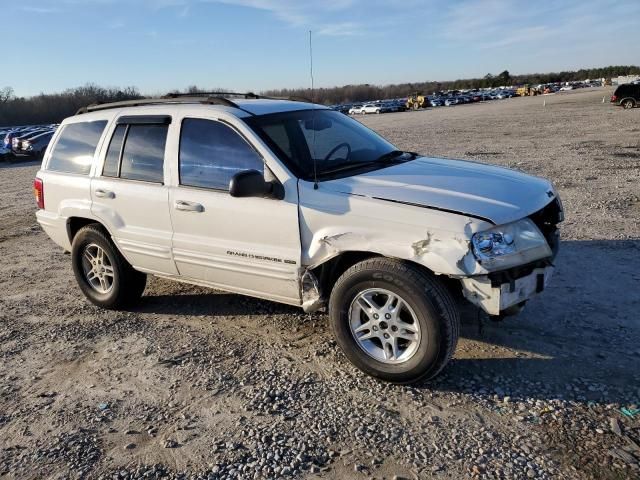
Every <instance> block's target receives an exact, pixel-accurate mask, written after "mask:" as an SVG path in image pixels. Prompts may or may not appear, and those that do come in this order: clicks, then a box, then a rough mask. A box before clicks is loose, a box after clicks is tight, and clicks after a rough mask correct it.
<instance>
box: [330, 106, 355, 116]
mask: <svg viewBox="0 0 640 480" xmlns="http://www.w3.org/2000/svg"><path fill="white" fill-rule="evenodd" d="M330 108H331V110H335V111H336V112H340V113H344V114H348V113H349V110H350V109H351V105H333V106H332V107H330Z"/></svg>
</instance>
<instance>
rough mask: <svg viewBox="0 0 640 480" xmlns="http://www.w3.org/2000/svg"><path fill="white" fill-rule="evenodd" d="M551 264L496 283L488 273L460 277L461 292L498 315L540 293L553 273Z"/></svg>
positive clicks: (492, 313)
mask: <svg viewBox="0 0 640 480" xmlns="http://www.w3.org/2000/svg"><path fill="white" fill-rule="evenodd" d="M553 271H554V268H553V266H550V265H549V266H544V267H539V268H534V269H533V270H532V271H531V273H529V274H528V275H524V276H522V277H520V278H517V279H512V280H510V281H508V282H504V283H500V284H498V285H496V283H495V280H494V281H492V280H491V278H489V276H488V275H481V276H477V277H469V278H463V279H462V293H463V294H464V297H465V298H466V299H467V300H469V301H470V302H471V303H473V304H474V305H476V306H478V307H480V308H482V309H483V310H484V311H485V312H487V313H488V314H489V315H500V312H502V311H504V310H506V309H507V308H509V307H512V306H514V305H517V304H519V303H522V302H524V301H527V300H529V299H530V298H533V297H534V296H536V295H537V294H539V293H541V292H542V291H543V290H544V289H545V288H546V287H547V285H548V284H549V281H550V280H551V277H552V275H553Z"/></svg>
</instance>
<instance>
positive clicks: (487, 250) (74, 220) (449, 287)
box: [34, 97, 563, 383]
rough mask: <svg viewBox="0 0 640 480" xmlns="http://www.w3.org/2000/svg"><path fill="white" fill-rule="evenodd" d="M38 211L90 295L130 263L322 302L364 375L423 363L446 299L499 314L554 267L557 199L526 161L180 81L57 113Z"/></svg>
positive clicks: (109, 301)
mask: <svg viewBox="0 0 640 480" xmlns="http://www.w3.org/2000/svg"><path fill="white" fill-rule="evenodd" d="M34 186H35V193H36V200H37V203H38V207H39V210H38V212H37V218H38V221H39V223H40V225H42V227H43V228H44V230H45V231H46V232H47V234H48V235H49V236H50V237H51V238H52V239H53V240H54V241H55V242H56V243H57V244H58V245H60V246H61V247H62V248H63V249H65V250H67V251H70V252H71V260H72V265H73V271H74V274H75V276H76V279H77V281H78V284H79V286H80V289H81V290H82V292H83V293H84V294H85V295H86V296H87V298H88V299H89V300H90V301H91V302H93V303H94V304H96V305H99V306H102V307H105V308H119V307H120V306H122V305H124V304H126V303H130V302H133V301H136V300H138V299H139V298H140V296H141V295H142V292H143V290H144V288H145V281H146V276H147V275H148V274H152V275H157V276H160V277H163V278H167V279H175V280H180V281H184V282H188V283H192V284H196V285H204V286H208V287H213V288H219V289H223V290H228V291H231V292H237V293H240V294H245V295H251V296H255V297H260V298H264V299H268V300H273V301H276V302H282V303H286V304H290V305H297V306H300V307H302V308H303V309H305V310H306V311H314V310H317V309H319V308H322V307H325V306H327V307H328V310H329V318H330V323H331V326H332V329H333V332H334V334H335V337H336V340H337V342H338V344H339V345H340V346H341V348H342V349H343V350H344V352H345V354H346V356H347V357H348V358H349V359H350V360H351V361H352V362H353V363H354V364H355V365H356V366H357V367H358V368H360V369H361V370H363V371H365V372H366V373H368V374H370V375H373V376H375V377H378V378H381V379H384V380H388V381H393V382H399V383H407V382H413V381H416V380H418V379H422V378H431V377H433V376H435V375H436V374H437V373H438V372H439V371H440V370H441V369H442V368H443V367H444V365H445V364H446V363H447V361H448V360H449V359H450V358H451V356H452V354H453V352H454V350H455V346H456V342H457V339H458V331H459V314H458V309H457V303H456V300H462V299H463V298H466V299H467V300H468V301H469V302H471V303H473V304H475V305H477V306H478V307H480V308H482V309H484V310H485V311H486V312H487V313H488V314H489V315H495V316H499V315H500V316H501V315H507V314H512V313H514V312H517V311H518V310H520V309H521V308H522V306H523V305H524V303H525V302H526V301H527V300H528V299H529V298H530V297H532V296H533V295H535V294H536V293H539V292H541V291H542V290H543V289H544V288H545V286H546V285H547V282H548V280H549V278H550V276H551V273H552V271H553V264H552V261H553V258H554V256H555V252H556V250H557V247H558V242H559V236H558V230H557V228H556V225H557V224H558V223H559V222H560V221H561V220H562V216H563V213H562V205H561V203H560V200H559V198H558V195H557V193H556V192H555V190H554V188H553V187H552V185H551V184H550V183H549V182H548V181H546V180H544V179H541V178H537V177H532V176H528V175H525V174H522V173H518V172H515V171H511V170H508V169H505V168H499V167H494V166H488V165H483V164H479V163H474V162H467V161H458V160H444V159H437V158H428V157H423V156H420V155H418V154H415V153H410V152H403V151H399V150H398V149H397V148H396V147H394V146H393V145H391V144H390V143H389V142H387V141H386V140H384V139H383V138H381V137H380V136H379V135H377V134H376V133H374V132H373V131H371V130H369V129H368V128H366V127H364V126H363V125H362V124H360V123H359V122H357V121H355V120H353V119H351V118H349V117H347V116H345V115H343V114H341V113H338V112H335V111H332V110H330V109H327V108H324V107H322V106H319V105H311V104H308V103H303V102H295V101H282V100H272V99H263V98H256V97H250V98H243V97H241V98H240V99H236V100H233V101H232V100H230V99H228V98H219V97H184V98H170V99H157V100H141V101H137V102H121V103H117V104H106V105H97V106H93V107H88V108H87V109H84V111H82V112H79V113H78V114H77V115H76V116H74V117H71V118H68V119H66V120H65V121H64V122H63V123H62V125H61V126H60V128H59V129H58V130H57V132H56V134H55V137H54V139H53V141H52V142H51V145H50V146H49V148H48V149H47V152H46V154H45V156H44V159H43V163H42V168H41V169H40V171H39V172H38V174H37V178H36V179H35V183H34Z"/></svg>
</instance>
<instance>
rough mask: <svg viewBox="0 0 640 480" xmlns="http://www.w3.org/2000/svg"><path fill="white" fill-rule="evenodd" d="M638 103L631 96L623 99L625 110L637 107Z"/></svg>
mask: <svg viewBox="0 0 640 480" xmlns="http://www.w3.org/2000/svg"><path fill="white" fill-rule="evenodd" d="M635 105H636V103H635V102H634V101H633V100H631V99H630V98H628V99H626V100H623V101H622V108H624V109H625V110H629V109H631V108H633V107H635Z"/></svg>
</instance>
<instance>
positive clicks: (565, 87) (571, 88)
mask: <svg viewBox="0 0 640 480" xmlns="http://www.w3.org/2000/svg"><path fill="white" fill-rule="evenodd" d="M569 90H573V85H564V86H562V87H560V91H561V92H567V91H569Z"/></svg>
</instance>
